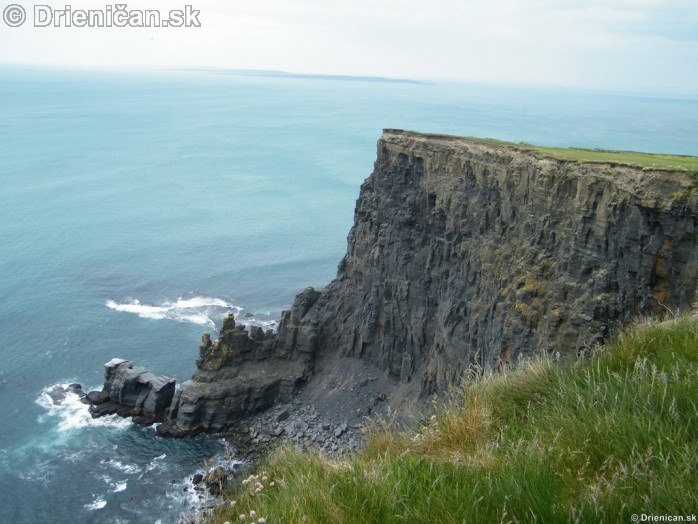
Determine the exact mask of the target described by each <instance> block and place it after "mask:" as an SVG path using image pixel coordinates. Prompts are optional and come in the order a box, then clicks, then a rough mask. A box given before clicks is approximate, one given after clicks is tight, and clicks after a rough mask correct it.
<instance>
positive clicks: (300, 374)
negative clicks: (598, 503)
mask: <svg viewBox="0 0 698 524" xmlns="http://www.w3.org/2000/svg"><path fill="white" fill-rule="evenodd" d="M694 185H695V181H694V179H692V178H691V176H690V175H687V174H682V173H677V172H661V171H649V170H641V169H637V168H631V167H624V166H616V165H609V164H589V163H579V162H571V161H561V160H553V159H538V158H536V156H534V154H533V153H532V152H527V151H524V150H521V149H519V148H514V147H508V146H505V145H489V144H485V143H481V142H477V141H472V140H468V139H462V138H453V137H440V136H429V135H420V134H416V133H410V132H403V131H390V130H388V131H385V132H384V134H383V136H382V138H381V139H380V140H379V142H378V159H377V161H376V163H375V169H374V171H373V173H372V174H371V176H370V177H369V178H368V179H367V180H366V181H365V182H364V183H363V185H362V186H361V193H360V196H359V199H358V201H357V204H356V212H355V220H354V226H353V227H352V229H351V232H350V233H349V238H348V249H347V254H346V256H345V257H344V259H343V260H342V261H341V263H340V265H339V271H338V275H337V278H336V279H335V280H334V281H333V282H332V283H330V284H329V286H327V287H326V288H325V289H324V290H322V291H320V292H317V291H315V290H313V289H311V288H308V289H306V290H304V291H303V292H302V293H300V294H299V295H298V296H297V297H296V300H295V302H294V305H293V307H292V309H291V310H290V311H287V312H285V313H284V315H283V318H282V320H281V323H280V327H279V332H278V335H272V334H263V333H261V332H255V333H252V336H251V337H250V338H248V337H247V334H246V333H245V332H244V331H241V330H240V329H238V328H236V327H235V323H234V321H233V320H232V319H230V320H229V321H227V322H226V324H225V325H224V326H223V329H222V330H221V334H220V338H219V340H218V341H217V342H215V343H212V342H211V341H210V339H208V338H207V337H204V340H203V341H202V345H201V348H200V357H199V359H198V360H197V365H198V371H197V372H196V374H195V375H194V377H193V379H192V380H191V381H188V382H186V383H184V384H183V386H182V388H181V389H180V390H178V392H177V393H176V394H175V399H174V401H173V404H172V408H171V410H170V417H169V424H166V425H163V426H161V428H162V431H161V433H163V434H168V432H169V434H174V435H184V434H191V433H192V432H196V431H201V430H204V431H218V430H220V429H223V428H225V427H227V426H229V425H230V424H231V423H232V422H234V421H235V420H239V419H240V418H244V417H245V416H247V415H249V414H251V413H254V412H256V411H259V410H261V409H266V408H267V407H269V406H270V405H271V404H273V403H274V402H276V401H277V400H282V401H285V400H288V399H289V398H290V397H291V396H292V395H293V393H294V392H295V391H296V390H297V389H298V388H299V387H300V386H301V385H303V384H305V383H306V381H308V379H309V378H310V379H311V377H312V376H313V374H321V373H322V372H323V370H324V369H325V370H326V369H330V368H332V363H333V362H335V361H337V360H338V359H342V358H358V359H365V360H368V361H370V363H371V364H372V365H374V366H376V367H377V368H379V369H382V370H383V371H384V372H385V373H386V374H387V375H388V376H389V377H392V379H393V381H394V382H395V383H396V384H397V385H398V386H400V385H401V387H398V388H397V390H400V389H401V390H402V391H403V393H404V396H403V400H410V397H409V396H410V395H413V396H414V397H421V398H424V397H425V396H427V395H430V394H433V393H438V392H442V391H444V390H445V389H446V388H447V387H448V385H450V384H453V383H457V382H458V381H459V380H460V378H461V376H462V375H463V373H464V371H466V370H467V369H468V368H469V367H470V366H472V365H477V366H484V367H486V366H502V365H505V364H506V363H507V362H509V361H510V360H514V359H516V358H517V357H518V356H519V355H523V354H530V353H532V352H534V351H537V350H543V351H551V352H558V351H559V352H561V353H566V352H575V351H578V350H580V349H582V348H584V347H587V346H590V345H592V344H594V343H595V342H598V341H601V340H603V339H604V338H606V337H607V336H608V335H610V334H611V333H612V332H614V331H616V330H617V329H618V328H619V327H620V326H621V325H622V324H623V323H624V322H627V321H629V320H631V319H632V318H633V317H635V316H637V315H640V314H651V313H659V312H662V311H664V310H666V308H669V309H677V308H681V309H686V308H688V307H690V305H691V301H692V300H693V299H694V295H695V290H696V282H697V278H698V242H697V235H696V231H697V223H696V222H697V220H698V218H697V215H698V192H696V191H695V190H694V189H693V188H694ZM312 384H313V381H312V379H311V380H310V387H311V388H312ZM405 392H406V393H405ZM320 393H322V392H320ZM159 431H160V430H159Z"/></svg>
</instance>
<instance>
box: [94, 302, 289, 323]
mask: <svg viewBox="0 0 698 524" xmlns="http://www.w3.org/2000/svg"><path fill="white" fill-rule="evenodd" d="M106 306H107V307H108V308H109V309H112V310H114V311H121V312H125V313H132V314H135V315H138V316H139V317H141V318H149V319H154V320H165V319H167V320H175V321H177V322H190V323H192V324H198V325H201V326H206V327H210V328H213V329H215V328H216V326H217V325H220V323H221V322H222V321H223V319H224V318H225V317H227V316H228V315H229V314H230V313H233V314H234V315H235V320H236V322H237V323H238V324H241V325H244V326H245V327H247V328H248V329H249V327H250V326H260V327H262V328H263V329H264V330H268V329H271V330H272V331H275V330H276V328H277V324H278V322H277V321H276V320H273V319H269V318H265V317H268V316H269V314H268V313H267V314H262V315H260V317H261V318H257V317H255V316H254V315H251V314H245V313H244V311H245V310H244V309H243V308H241V307H238V306H235V305H233V304H231V303H229V302H227V301H225V300H223V299H221V298H215V297H202V296H194V297H190V298H183V297H180V298H178V299H177V300H175V301H167V302H164V303H163V304H162V305H153V304H143V303H142V302H141V301H140V300H138V299H129V300H126V301H123V302H117V301H116V300H107V302H106Z"/></svg>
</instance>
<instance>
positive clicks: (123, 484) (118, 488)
mask: <svg viewBox="0 0 698 524" xmlns="http://www.w3.org/2000/svg"><path fill="white" fill-rule="evenodd" d="M126 486H128V481H123V482H118V483H117V484H116V486H114V493H120V492H122V491H125V490H126Z"/></svg>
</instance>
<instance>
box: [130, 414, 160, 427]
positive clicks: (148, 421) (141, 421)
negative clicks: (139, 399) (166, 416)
mask: <svg viewBox="0 0 698 524" xmlns="http://www.w3.org/2000/svg"><path fill="white" fill-rule="evenodd" d="M133 423H134V424H138V425H139V426H143V427H147V426H152V425H153V424H155V420H154V419H152V418H150V417H143V416H140V415H139V416H135V417H133Z"/></svg>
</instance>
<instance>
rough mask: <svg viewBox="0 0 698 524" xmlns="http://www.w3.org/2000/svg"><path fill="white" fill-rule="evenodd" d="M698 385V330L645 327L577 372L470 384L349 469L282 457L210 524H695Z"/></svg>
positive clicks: (577, 364) (385, 433)
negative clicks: (685, 522)
mask: <svg viewBox="0 0 698 524" xmlns="http://www.w3.org/2000/svg"><path fill="white" fill-rule="evenodd" d="M697 372H698V320H694V319H692V318H690V317H685V318H681V319H677V320H670V321H666V322H649V321H648V322H644V323H640V324H637V325H635V326H633V327H631V328H629V329H628V330H626V331H625V332H624V333H623V334H622V335H621V336H620V337H619V338H618V339H617V340H616V341H614V342H613V343H611V344H609V345H608V346H606V347H605V348H603V349H599V350H598V351H596V352H595V353H594V354H592V355H591V356H590V357H588V358H585V359H582V360H575V361H569V362H567V361H563V362H553V361H552V360H550V359H547V358H541V359H539V360H536V361H535V362H532V363H527V364H522V365H520V366H519V367H518V368H517V369H515V370H509V371H506V372H505V373H503V374H497V373H485V374H484V375H481V376H478V377H476V378H474V379H473V380H472V381H470V382H469V383H468V384H467V385H466V386H465V387H464V388H463V389H462V391H459V392H458V393H457V394H456V395H455V396H454V397H453V399H452V400H450V401H448V402H444V403H443V405H441V406H440V407H439V408H438V409H437V412H436V414H435V415H434V417H432V418H431V420H428V421H426V422H424V423H423V424H421V425H420V426H419V428H418V429H417V430H416V431H415V432H413V433H412V434H406V433H402V432H399V431H396V430H394V429H392V428H390V427H386V426H372V427H370V428H369V429H368V430H367V431H368V435H367V438H368V441H367V446H366V448H365V449H364V450H363V451H362V452H360V453H358V454H356V455H353V456H351V457H347V458H344V459H342V460H335V461H333V460H328V459H326V458H324V457H322V456H320V455H317V454H302V453H299V452H297V451H295V450H292V449H288V448H283V449H279V450H277V451H276V452H275V453H274V454H272V456H271V457H270V458H269V460H268V462H267V463H266V464H265V465H264V466H263V467H262V468H261V469H260V473H259V476H258V478H257V479H251V482H249V483H248V484H247V485H245V486H239V487H237V488H235V490H234V492H233V493H231V495H230V496H231V499H234V500H235V501H236V504H235V507H234V508H231V507H230V503H229V502H227V503H226V506H225V508H224V509H219V510H218V511H217V512H216V513H215V515H214V516H213V517H212V519H211V522H214V523H224V522H238V521H239V520H238V519H239V515H240V514H242V513H245V514H248V515H249V511H250V510H255V511H256V513H257V515H256V517H255V521H256V519H258V518H259V517H265V518H266V519H267V522H291V523H296V522H307V523H369V522H409V523H432V522H444V523H451V522H473V523H481V522H631V515H632V514H643V513H644V514H657V515H662V514H669V515H675V514H698V439H697V438H696V436H697V435H698V373H697ZM263 477H266V478H263ZM256 482H259V486H262V488H261V489H260V490H259V492H258V493H255V487H256V486H257V484H256ZM272 482H273V483H274V485H273V486H271V483H272ZM246 521H247V522H250V521H251V519H250V518H249V517H247V518H246Z"/></svg>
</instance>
